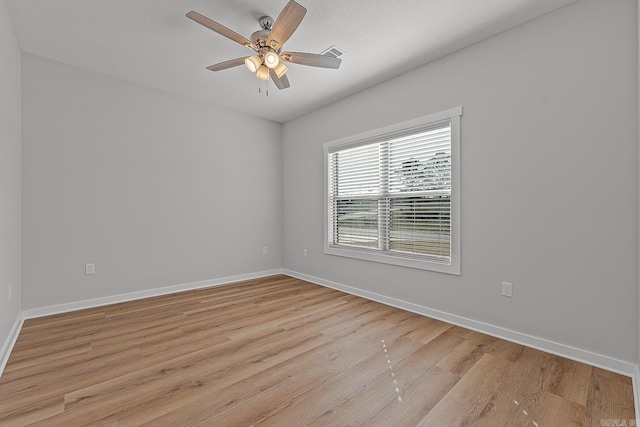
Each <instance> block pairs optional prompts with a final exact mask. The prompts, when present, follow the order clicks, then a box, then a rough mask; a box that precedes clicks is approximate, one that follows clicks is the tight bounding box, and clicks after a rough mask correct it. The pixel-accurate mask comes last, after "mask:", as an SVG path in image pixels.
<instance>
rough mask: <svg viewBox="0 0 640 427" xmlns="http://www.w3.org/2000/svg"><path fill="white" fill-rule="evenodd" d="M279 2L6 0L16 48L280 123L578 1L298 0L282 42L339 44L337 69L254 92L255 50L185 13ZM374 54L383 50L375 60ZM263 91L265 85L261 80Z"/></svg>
mask: <svg viewBox="0 0 640 427" xmlns="http://www.w3.org/2000/svg"><path fill="white" fill-rule="evenodd" d="M286 1H287V0H186V1H175V0H6V2H7V5H8V7H9V12H10V14H11V17H12V19H13V24H14V28H15V32H16V37H17V39H18V44H19V46H20V49H21V50H22V51H23V52H26V53H30V54H34V55H38V56H42V57H45V58H49V59H53V60H56V61H60V62H63V63H66V64H70V65H74V66H76V67H80V68H84V69H87V70H92V71H97V72H100V73H104V74H107V75H110V76H114V77H117V78H121V79H124V80H128V81H131V82H135V83H139V84H142V85H146V86H151V87H154V88H159V89H162V90H165V91H168V92H172V93H176V94H181V95H185V96H188V97H192V98H197V99H201V100H204V101H207V102H210V103H212V104H215V105H220V106H223V107H226V108H230V109H233V110H237V111H242V112H245V113H248V114H251V115H254V116H259V117H263V118H266V119H270V120H274V121H278V122H285V121H287V120H289V119H292V118H294V117H296V116H298V115H301V114H303V113H306V112H309V111H312V110H314V109H316V108H318V107H320V106H323V105H326V104H329V103H330V102H333V101H335V100H337V99H340V98H343V97H345V96H348V95H350V94H353V93H355V92H358V91H360V90H362V89H365V88H367V87H369V86H373V85H375V84H377V83H380V82H382V81H384V80H387V79H389V78H391V77H394V76H396V75H399V74H402V73H404V72H406V71H408V70H411V69H413V68H416V67H418V66H420V65H423V64H425V63H427V62H430V61H433V60H435V59H437V58H439V57H442V56H444V55H446V54H448V53H451V52H453V51H456V50H458V49H461V48H463V47H465V46H468V45H470V44H472V43H475V42H477V41H480V40H482V39H485V38H487V37H489V36H491V35H493V34H497V33H499V32H501V31H504V30H506V29H508V28H511V27H513V26H516V25H518V24H521V23H523V22H526V21H528V20H531V19H533V18H535V17H537V16H540V15H542V14H544V13H548V12H550V11H552V10H554V9H556V8H558V7H561V6H564V5H566V4H568V3H571V2H572V1H575V0H397V1H389V0H298V2H299V3H300V4H302V5H303V6H305V7H306V8H307V10H308V11H307V14H306V16H305V18H304V20H303V21H302V24H301V25H300V27H299V28H298V30H297V31H296V32H295V33H294V34H293V36H292V37H291V38H290V39H289V41H288V42H287V43H286V44H285V49H284V50H289V51H301V52H312V53H320V52H322V51H323V50H325V49H326V48H328V47H330V46H332V45H335V46H337V47H338V48H340V49H341V50H343V51H344V52H345V54H344V55H343V56H342V58H343V62H342V66H341V67H340V69H339V70H330V69H318V68H312V67H305V66H302V65H296V64H288V65H289V72H288V73H287V75H288V77H289V81H290V82H291V87H290V88H289V89H285V90H282V91H279V90H277V89H276V88H275V86H274V85H273V84H270V87H269V96H268V97H266V96H265V94H264V91H263V93H262V94H258V86H259V80H258V79H257V78H256V77H255V76H253V75H252V74H251V73H250V72H249V71H248V70H247V69H246V67H244V66H241V67H236V68H232V69H228V70H224V71H219V72H215V73H214V72H211V71H208V70H206V69H205V67H207V66H208V65H211V64H214V63H217V62H221V61H224V60H227V59H232V58H237V57H241V56H246V55H248V54H250V53H251V52H252V51H251V50H249V49H247V48H245V47H243V46H241V45H239V44H236V43H234V42H232V41H231V40H229V39H226V38H224V37H222V36H220V35H218V34H216V33H214V32H213V31H211V30H209V29H207V28H205V27H203V26H201V25H199V24H197V23H195V22H193V21H191V20H189V19H187V18H186V17H185V16H184V15H185V13H186V12H188V11H190V10H195V11H197V12H199V13H201V14H203V15H205V16H208V17H209V18H211V19H213V20H215V21H217V22H219V23H221V24H223V25H225V26H227V27H229V28H231V29H232V30H234V31H236V32H237V33H239V34H241V35H243V36H245V37H247V38H249V36H250V35H251V33H253V32H254V31H256V30H258V29H260V28H259V25H258V22H257V20H258V18H259V17H260V16H263V15H271V16H272V17H273V18H276V17H277V15H278V14H279V13H280V11H281V10H282V8H283V7H284V6H285V4H286ZM380 58H385V61H384V63H381V62H380ZM263 89H264V83H263Z"/></svg>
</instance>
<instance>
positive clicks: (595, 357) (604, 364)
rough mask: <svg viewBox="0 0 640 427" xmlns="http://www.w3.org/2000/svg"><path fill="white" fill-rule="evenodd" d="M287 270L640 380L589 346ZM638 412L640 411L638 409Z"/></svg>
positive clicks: (633, 370) (633, 369)
mask: <svg viewBox="0 0 640 427" xmlns="http://www.w3.org/2000/svg"><path fill="white" fill-rule="evenodd" d="M283 274H286V275H288V276H292V277H296V278H298V279H301V280H306V281H307V282H311V283H315V284H318V285H321V286H326V287H328V288H333V289H337V290H339V291H342V292H346V293H348V294H352V295H356V296H359V297H363V298H366V299H369V300H373V301H376V302H380V303H382V304H386V305H390V306H392V307H397V308H401V309H403V310H407V311H411V312H413V313H416V314H421V315H424V316H427V317H432V318H434V319H438V320H442V321H444V322H447V323H451V324H454V325H458V326H462V327H463V328H467V329H471V330H474V331H477V332H481V333H483V334H487V335H491V336H493V337H496V338H501V339H504V340H507V341H511V342H514V343H516V344H521V345H524V346H526V347H531V348H535V349H537V350H541V351H544V352H547V353H551V354H555V355H557V356H562V357H565V358H567V359H571V360H575V361H578V362H582V363H586V364H588V365H592V366H596V367H598V368H602V369H606V370H608V371H612V372H616V373H619V374H622V375H626V376H629V377H632V378H633V379H634V380H639V381H640V377H637V375H638V365H636V364H634V363H631V362H626V361H624V360H619V359H615V358H613V357H609V356H605V355H602V354H597V353H593V352H590V351H587V350H582V349H579V348H575V347H571V346H568V345H565V344H560V343H557V342H554V341H549V340H546V339H543V338H538V337H534V336H531V335H527V334H523V333H521V332H517V331H513V330H510V329H506V328H502V327H500V326H495V325H491V324H488V323H483V322H478V321H476V320H473V319H468V318H466V317H462V316H458V315H455V314H450V313H446V312H444V311H439V310H434V309H432V308H429V307H425V306H421V305H417V304H414V303H411V302H407V301H403V300H399V299H395V298H391V297H387V296H384V295H380V294H377V293H374V292H369V291H364V290H362V289H358V288H354V287H351V286H347V285H343V284H340V283H336V282H332V281H330V280H325V279H321V278H319V277H314V276H309V275H307V274H302V273H298V272H295V271H291V270H286V269H285V270H283ZM637 391H638V389H637V388H636V393H634V394H635V395H636V405H637V400H638V393H637ZM636 414H640V412H637V409H636Z"/></svg>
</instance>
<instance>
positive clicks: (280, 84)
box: [269, 70, 291, 90]
mask: <svg viewBox="0 0 640 427" xmlns="http://www.w3.org/2000/svg"><path fill="white" fill-rule="evenodd" d="M269 75H270V76H271V80H273V82H274V83H275V84H276V87H277V88H278V89H280V90H282V89H286V88H288V87H289V86H291V85H290V84H289V79H288V78H287V75H286V74H284V75H283V76H282V77H278V75H277V74H276V72H275V71H273V70H269Z"/></svg>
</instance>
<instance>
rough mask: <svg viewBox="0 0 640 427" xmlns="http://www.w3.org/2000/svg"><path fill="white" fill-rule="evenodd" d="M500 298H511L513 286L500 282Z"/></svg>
mask: <svg viewBox="0 0 640 427" xmlns="http://www.w3.org/2000/svg"><path fill="white" fill-rule="evenodd" d="M502 296H505V297H509V298H513V284H512V283H509V282H502Z"/></svg>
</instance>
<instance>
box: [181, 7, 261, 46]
mask: <svg viewBox="0 0 640 427" xmlns="http://www.w3.org/2000/svg"><path fill="white" fill-rule="evenodd" d="M186 17H187V18H189V19H192V20H194V21H196V22H197V23H198V24H200V25H204V26H205V27H207V28H209V29H210V30H213V31H215V32H216V33H218V34H220V35H221V36H225V37H226V38H228V39H231V40H233V41H234V42H236V43H240V44H241V45H243V46H246V47H249V48H251V49H253V50H257V46H256V45H255V43H253V42H252V41H251V40H249V39H247V38H246V37H243V36H241V35H240V34H238V33H236V32H235V31H233V30H230V29H228V28H227V27H225V26H224V25H222V24H219V23H217V22H216V21H214V20H212V19H209V18H207V17H206V16H204V15H201V14H199V13H198V12H194V11H193V10H192V11H191V12H189V13H187V14H186Z"/></svg>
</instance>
